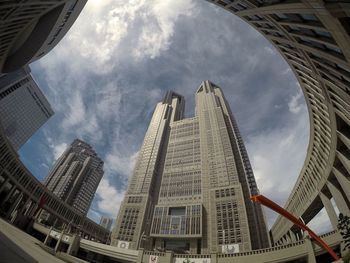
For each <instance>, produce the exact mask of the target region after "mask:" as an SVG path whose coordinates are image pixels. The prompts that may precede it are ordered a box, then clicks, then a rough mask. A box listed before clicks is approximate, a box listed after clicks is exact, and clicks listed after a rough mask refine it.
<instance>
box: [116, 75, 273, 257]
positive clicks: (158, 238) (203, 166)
mask: <svg viewBox="0 0 350 263" xmlns="http://www.w3.org/2000/svg"><path fill="white" fill-rule="evenodd" d="M184 107H185V102H184V98H183V97H182V96H181V95H178V94H176V93H174V92H171V91H170V92H168V93H167V94H166V96H165V98H164V99H163V101H162V102H159V103H158V104H157V106H156V108H155V111H154V113H153V117H152V120H151V123H150V125H149V128H148V130H147V133H146V135H145V139H144V142H143V145H142V147H141V150H140V153H139V156H138V160H137V163H136V166H135V170H134V173H133V176H132V177H131V179H130V183H129V188H128V190H127V193H126V196H125V199H124V201H123V203H122V205H121V208H120V211H119V215H118V218H117V221H116V226H115V228H114V230H113V234H112V245H117V246H123V247H129V248H139V247H145V248H148V249H170V250H174V251H178V252H182V253H184V252H185V253H186V252H190V253H212V252H223V253H232V252H233V251H236V252H237V251H248V250H251V249H255V248H262V247H267V246H269V238H268V234H267V228H266V225H265V220H264V216H263V212H262V209H261V207H260V206H259V205H253V203H252V202H251V201H250V200H249V197H250V195H251V194H256V193H257V192H258V189H257V185H256V182H255V179H254V175H253V171H252V169H251V166H250V163H249V159H248V156H247V152H246V150H245V147H244V144H243V141H242V138H241V136H240V134H239V131H238V128H237V124H236V122H235V120H234V118H233V115H232V113H231V111H230V109H229V106H228V104H227V102H226V100H225V97H224V95H223V93H222V91H221V89H220V88H219V87H218V86H216V85H215V84H213V83H211V82H209V81H204V82H203V83H202V84H201V85H200V87H199V88H198V90H197V93H196V110H195V116H194V117H192V118H184Z"/></svg>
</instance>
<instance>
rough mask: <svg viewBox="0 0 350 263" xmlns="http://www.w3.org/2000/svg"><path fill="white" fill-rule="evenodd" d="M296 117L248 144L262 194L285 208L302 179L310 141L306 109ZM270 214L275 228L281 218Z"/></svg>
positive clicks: (251, 138) (251, 139) (255, 137)
mask: <svg viewBox="0 0 350 263" xmlns="http://www.w3.org/2000/svg"><path fill="white" fill-rule="evenodd" d="M293 116H294V114H293V115H292V116H291V117H290V118H289V119H287V120H286V122H285V124H284V125H283V126H282V127H281V128H279V129H274V130H268V131H264V132H261V133H259V134H258V135H256V136H251V137H249V138H248V142H247V150H248V152H249V153H250V154H249V156H250V160H251V162H252V166H253V170H254V175H255V178H256V180H257V184H258V187H259V189H260V192H261V193H262V194H263V195H265V196H267V197H269V198H271V199H273V200H274V201H276V202H277V203H279V204H280V205H281V206H283V204H284V202H285V201H286V199H287V198H288V196H289V193H290V191H291V189H292V187H293V186H294V184H295V182H296V179H297V177H298V176H299V173H300V171H301V168H302V165H303V161H304V159H305V156H306V150H307V144H308V140H309V137H308V131H309V129H308V128H307V126H308V118H307V112H306V109H305V107H301V109H300V111H299V112H298V113H296V116H295V117H294V118H293ZM267 215H268V216H267V217H268V223H269V225H270V226H271V225H272V223H273V221H274V220H275V219H276V216H277V215H276V214H275V213H274V212H272V211H270V210H268V211H267Z"/></svg>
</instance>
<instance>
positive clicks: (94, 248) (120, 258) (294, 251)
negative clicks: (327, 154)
mask: <svg viewBox="0 0 350 263" xmlns="http://www.w3.org/2000/svg"><path fill="white" fill-rule="evenodd" d="M33 228H34V229H35V230H36V231H39V232H40V233H42V234H44V235H46V238H45V241H44V244H46V245H49V244H52V240H55V241H56V242H54V245H55V248H58V249H57V251H61V252H67V253H69V252H71V251H74V253H72V254H73V255H74V256H78V257H80V258H81V259H83V260H88V261H93V262H94V261H97V262H105V261H106V262H125V263H128V262H138V263H141V262H142V263H149V262H151V261H150V257H152V258H155V259H157V262H158V263H173V262H174V263H177V262H181V263H182V262H184V261H186V260H187V259H189V260H190V262H195V263H201V262H203V263H205V262H206V263H229V262H230V263H231V262H235V263H236V262H237V263H252V262H261V263H264V262H266V263H268V262H274V263H277V262H312V263H316V258H317V257H320V256H322V255H323V256H327V255H324V254H326V252H325V251H324V249H323V248H321V247H319V246H318V245H316V244H315V243H313V242H312V241H311V240H310V238H309V237H305V238H304V239H302V240H299V241H295V242H291V243H289V244H284V245H280V246H275V247H271V248H265V249H258V250H253V251H249V252H242V253H235V254H219V253H213V254H207V255H203V254H200V255H199V254H198V255H196V254H175V253H173V252H171V251H169V252H156V251H145V250H143V249H140V250H133V249H123V248H118V247H114V246H110V245H106V244H102V243H99V242H94V241H91V240H86V239H84V238H80V237H77V236H74V235H71V234H64V233H63V235H62V236H61V234H62V233H61V232H60V231H59V230H55V229H53V228H48V227H46V226H44V225H42V224H39V223H35V224H34V226H33ZM321 238H322V239H323V240H324V241H325V242H326V243H327V244H328V245H329V246H330V247H332V248H333V249H334V250H339V247H340V243H341V241H342V238H341V236H340V235H339V233H338V232H337V231H332V232H329V233H326V234H324V235H321ZM77 240H78V242H76V241H77ZM58 241H60V242H61V243H64V244H65V245H63V246H61V245H60V244H59V243H58ZM74 246H75V247H74ZM325 262H331V261H325Z"/></svg>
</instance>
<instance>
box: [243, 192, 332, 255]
mask: <svg viewBox="0 0 350 263" xmlns="http://www.w3.org/2000/svg"><path fill="white" fill-rule="evenodd" d="M250 199H251V200H252V201H254V202H258V203H260V204H262V205H264V206H267V207H268V208H270V209H272V210H273V211H275V212H277V213H278V214H280V215H281V216H283V217H285V218H287V219H288V220H290V221H291V222H293V223H294V224H295V225H297V226H298V227H300V228H301V229H303V230H304V231H307V232H308V233H309V235H310V237H312V238H313V239H314V240H315V241H316V242H317V243H318V244H319V245H320V246H321V247H323V248H324V249H325V250H327V251H328V253H329V254H331V256H332V257H333V258H334V260H339V257H338V256H337V254H336V253H335V252H334V251H333V249H331V248H330V247H329V246H328V245H327V244H326V243H325V242H324V241H323V240H322V239H321V238H320V237H319V236H318V235H316V233H315V232H313V231H312V230H311V229H310V228H309V227H308V226H306V225H305V224H304V223H303V222H302V221H301V220H300V219H298V218H296V217H295V216H294V215H292V214H291V213H289V212H288V211H287V210H286V209H284V208H282V207H280V206H279V205H278V204H276V203H275V202H273V201H272V200H270V199H268V198H267V197H265V196H263V195H254V196H251V197H250Z"/></svg>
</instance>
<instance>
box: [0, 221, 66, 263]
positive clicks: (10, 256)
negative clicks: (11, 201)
mask: <svg viewBox="0 0 350 263" xmlns="http://www.w3.org/2000/svg"><path fill="white" fill-rule="evenodd" d="M39 243H40V241H39V240H37V239H35V238H34V237H32V236H30V235H28V234H27V233H25V232H23V231H21V230H19V229H18V228H16V227H14V226H12V225H10V224H9V223H7V222H6V221H4V220H2V219H0V263H64V261H62V260H60V259H58V258H56V257H54V256H53V255H51V254H49V253H48V252H46V251H45V250H43V249H42V248H41V247H40V246H39Z"/></svg>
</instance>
